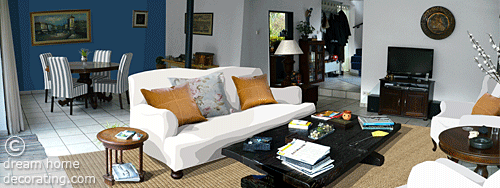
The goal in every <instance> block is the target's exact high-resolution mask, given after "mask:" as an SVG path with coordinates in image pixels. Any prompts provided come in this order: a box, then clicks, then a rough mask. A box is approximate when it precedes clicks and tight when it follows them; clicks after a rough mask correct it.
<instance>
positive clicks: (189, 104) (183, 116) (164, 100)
mask: <svg viewBox="0 0 500 188" xmlns="http://www.w3.org/2000/svg"><path fill="white" fill-rule="evenodd" d="M141 93H142V95H144V98H145V99H146V102H147V103H148V104H149V105H151V106H153V107H155V108H161V109H167V110H170V111H172V112H173V113H174V114H175V116H176V117H177V120H178V121H179V126H181V125H184V124H188V123H196V122H200V121H207V119H206V118H205V117H203V115H201V112H200V109H198V106H197V105H196V103H195V102H194V99H193V97H192V96H191V90H190V89H189V85H188V84H182V85H179V86H173V87H171V88H162V89H153V90H151V91H149V90H147V89H141Z"/></svg>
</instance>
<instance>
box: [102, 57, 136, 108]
mask: <svg viewBox="0 0 500 188" xmlns="http://www.w3.org/2000/svg"><path fill="white" fill-rule="evenodd" d="M131 60H132V53H126V54H123V56H122V59H121V61H120V66H119V68H118V74H117V79H116V80H111V79H100V80H96V81H95V82H94V92H109V93H117V94H118V100H120V108H121V109H123V104H122V93H123V92H125V91H126V95H127V103H129V104H130V102H129V96H128V71H129V68H130V61H131Z"/></svg>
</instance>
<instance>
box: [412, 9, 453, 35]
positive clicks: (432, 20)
mask: <svg viewBox="0 0 500 188" xmlns="http://www.w3.org/2000/svg"><path fill="white" fill-rule="evenodd" d="M420 27H421V28H422V31H423V32H424V33H425V35H427V36H428V37H429V38H432V39H436V40H441V39H444V38H446V37H448V36H450V35H451V33H453V30H454V29H455V17H454V16H453V14H452V13H451V12H450V11H449V10H448V9H447V8H444V7H441V6H435V7H431V8H429V9H427V10H426V11H425V12H424V14H423V15H422V18H421V19H420Z"/></svg>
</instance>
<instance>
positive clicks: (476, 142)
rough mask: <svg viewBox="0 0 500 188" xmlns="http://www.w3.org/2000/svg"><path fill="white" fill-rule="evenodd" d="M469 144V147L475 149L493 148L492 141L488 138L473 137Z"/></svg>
mask: <svg viewBox="0 0 500 188" xmlns="http://www.w3.org/2000/svg"><path fill="white" fill-rule="evenodd" d="M469 144H470V146H471V147H473V148H476V149H488V148H491V147H492V146H493V141H491V139H490V138H485V137H480V136H478V137H475V138H472V139H470V140H469Z"/></svg>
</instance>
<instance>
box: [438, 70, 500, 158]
mask: <svg viewBox="0 0 500 188" xmlns="http://www.w3.org/2000/svg"><path fill="white" fill-rule="evenodd" d="M485 93H490V94H491V95H493V96H495V97H499V96H500V84H498V83H496V81H494V80H493V79H491V78H490V77H489V76H488V75H486V76H485V77H484V79H483V84H482V88H481V91H480V92H479V96H478V97H477V99H479V98H481V97H482V96H483V95H484V94H485ZM476 101H477V100H476ZM474 104H475V103H473V102H459V101H442V102H441V104H440V109H441V113H439V114H438V115H436V116H434V117H432V121H431V133H430V134H431V138H432V142H433V144H434V148H432V150H434V151H436V149H437V144H439V134H440V133H441V132H443V131H444V130H446V129H450V128H453V127H459V126H467V125H486V126H490V127H500V117H498V116H484V115H471V113H472V108H473V107H474Z"/></svg>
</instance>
